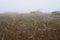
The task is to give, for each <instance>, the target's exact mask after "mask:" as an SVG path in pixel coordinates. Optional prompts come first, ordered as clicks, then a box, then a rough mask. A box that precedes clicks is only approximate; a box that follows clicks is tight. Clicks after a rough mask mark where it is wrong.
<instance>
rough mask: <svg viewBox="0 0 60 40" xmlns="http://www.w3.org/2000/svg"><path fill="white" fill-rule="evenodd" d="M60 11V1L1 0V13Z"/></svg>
mask: <svg viewBox="0 0 60 40" xmlns="http://www.w3.org/2000/svg"><path fill="white" fill-rule="evenodd" d="M36 10H41V11H44V12H49V11H60V0H0V12H30V11H36Z"/></svg>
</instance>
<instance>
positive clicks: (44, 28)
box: [0, 14, 60, 40]
mask: <svg viewBox="0 0 60 40" xmlns="http://www.w3.org/2000/svg"><path fill="white" fill-rule="evenodd" d="M0 40H60V15H52V14H0Z"/></svg>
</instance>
